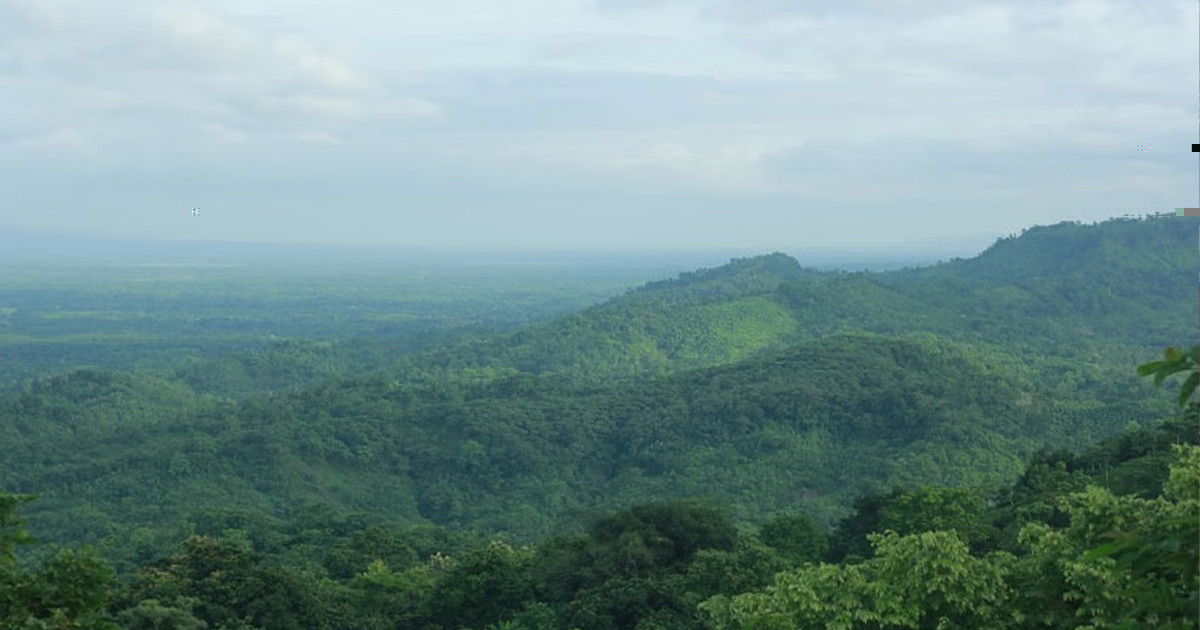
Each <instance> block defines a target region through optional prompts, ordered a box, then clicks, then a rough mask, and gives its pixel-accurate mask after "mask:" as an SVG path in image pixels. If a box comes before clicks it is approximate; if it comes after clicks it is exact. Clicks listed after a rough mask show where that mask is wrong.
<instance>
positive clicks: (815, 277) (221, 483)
mask: <svg viewBox="0 0 1200 630" xmlns="http://www.w3.org/2000/svg"><path fill="white" fill-rule="evenodd" d="M1194 223H1195V222H1194V221H1188V220H1178V221H1176V220H1174V218H1173V217H1151V218H1146V219H1140V220H1117V221H1109V222H1105V223H1101V224H1096V225H1079V224H1070V223H1066V224H1059V225H1055V226H1047V227H1039V228H1032V229H1030V230H1027V231H1026V232H1025V233H1023V234H1021V235H1019V236H1013V237H1010V238H1007V239H1001V240H1000V241H998V242H997V243H996V244H995V245H994V246H992V247H991V248H989V249H988V250H987V251H985V252H983V253H982V254H981V255H979V256H978V257H975V258H971V259H967V260H953V261H949V262H946V263H942V264H939V265H936V266H932V267H922V268H913V269H903V270H896V271H888V272H882V273H846V272H823V271H817V270H813V269H808V268H805V267H803V266H801V265H799V264H798V263H797V262H796V261H795V260H793V259H791V258H789V257H787V256H784V255H782V254H774V255H769V256H762V257H757V258H748V259H741V260H735V261H732V262H731V263H729V264H728V265H725V266H722V267H718V268H714V269H704V270H699V271H696V272H691V273H686V274H683V275H681V276H679V277H678V278H676V279H673V280H668V281H661V282H652V283H649V284H646V285H643V286H641V287H640V288H638V289H634V290H630V291H628V292H626V293H624V294H622V295H619V296H617V297H614V298H612V299H610V300H608V301H606V302H604V303H602V304H599V305H596V306H593V307H589V308H585V309H583V310H580V311H577V312H574V313H570V314H565V315H559V316H553V315H552V316H549V317H546V318H544V319H541V320H540V321H534V322H532V323H528V324H524V325H519V324H518V323H517V322H515V321H513V320H512V319H509V320H508V321H506V322H505V323H504V324H503V325H496V326H491V327H489V326H488V325H487V322H486V321H483V320H481V319H480V318H479V316H472V319H471V320H470V321H464V320H462V319H458V320H453V318H450V319H449V320H448V321H451V322H452V323H451V324H450V325H447V326H442V327H437V326H425V327H421V328H416V329H414V330H413V331H412V333H413V334H411V335H407V336H405V335H392V336H387V335H374V334H373V332H372V331H362V330H359V332H362V333H364V334H361V335H357V336H356V335H354V334H345V335H341V336H337V337H336V338H335V337H317V336H308V337H304V336H295V337H289V338H282V339H280V338H272V339H267V340H265V341H263V342H261V343H257V344H249V343H244V344H243V345H242V346H241V347H234V348H232V349H229V348H226V347H223V348H222V349H221V350H220V351H217V352H193V351H188V352H181V351H180V350H179V348H178V347H177V346H171V347H168V348H165V351H163V350H164V348H162V347H156V346H154V345H153V344H150V345H149V346H147V347H146V349H145V350H144V351H138V352H131V353H128V354H127V355H125V356H123V357H122V360H123V361H125V363H124V364H120V362H117V364H115V365H114V364H112V363H110V364H107V365H99V366H98V365H95V364H94V363H93V362H91V361H89V360H87V359H86V358H85V359H83V360H78V361H77V362H75V363H74V364H72V359H71V353H70V352H62V354H61V356H56V357H55V361H56V362H58V364H60V365H61V364H63V363H66V364H67V365H66V366H64V367H65V368H66V369H63V370H58V371H49V370H46V372H45V373H39V374H37V375H36V376H30V375H27V374H20V376H19V378H18V376H17V375H18V372H17V371H11V374H12V375H13V378H14V379H17V380H18V381H19V382H17V383H16V384H14V385H12V386H10V387H8V389H7V391H3V392H0V436H3V440H4V444H5V457H4V458H3V461H0V489H2V490H5V491H7V492H8V493H10V494H5V495H2V498H0V619H2V620H3V622H4V623H5V624H7V626H6V627H14V628H16V627H22V628H25V627H28V628H39V627H44V628H70V627H86V628H106V627H117V628H230V629H232V628H263V629H267V628H272V629H273V628H441V629H444V630H449V629H462V628H470V629H476V630H484V629H490V628H496V629H499V628H508V629H516V628H522V629H523V628H530V629H534V628H536V629H543V628H545V629H551V628H554V629H561V630H570V629H571V628H580V629H585V630H590V629H592V628H597V629H606V628H614V629H616V628H641V629H646V630H648V629H652V628H715V629H718V630H724V629H726V628H808V627H814V628H816V627H841V628H935V627H937V628H1076V627H1091V628H1121V627H1125V628H1142V627H1192V626H1194V625H1195V624H1196V622H1197V615H1196V611H1197V608H1198V606H1200V600H1198V598H1197V588H1196V570H1195V569H1196V562H1195V560H1196V558H1197V549H1196V543H1197V540H1196V538H1197V537H1196V535H1195V534H1196V532H1198V531H1200V522H1198V521H1197V510H1198V507H1197V506H1198V502H1197V492H1198V490H1200V480H1198V479H1197V473H1198V472H1200V459H1198V458H1200V455H1198V453H1200V451H1198V450H1197V446H1196V443H1197V435H1198V433H1200V431H1198V429H1200V418H1198V416H1197V411H1196V405H1195V403H1194V398H1193V391H1192V389H1189V388H1194V383H1195V381H1196V378H1197V376H1196V366H1197V357H1196V353H1197V349H1196V348H1190V349H1188V350H1178V349H1175V348H1171V349H1170V350H1168V351H1167V352H1166V353H1165V355H1164V352H1163V348H1167V347H1172V346H1179V345H1187V346H1190V344H1182V343H1181V342H1182V341H1183V340H1187V339H1194V338H1196V337H1197V334H1198V333H1197V322H1198V320H1200V310H1198V308H1197V302H1195V301H1193V300H1192V299H1191V298H1190V297H1188V296H1192V295H1194V294H1195V291H1196V288H1195V287H1196V285H1195V284H1194V282H1195V279H1194V276H1193V273H1194V271H1195V257H1196V250H1195V249H1194V247H1195V229H1194V228H1195V224H1194ZM0 297H2V294H0ZM19 297H22V299H24V300H26V302H29V301H30V300H31V299H33V297H36V296H33V297H31V296H30V295H28V294H25V295H23V296H19ZM576 299H577V298H576ZM289 312H290V313H291V316H293V317H294V316H295V315H296V311H295V310H294V309H293V310H292V311H289ZM300 312H301V313H302V310H301V311H300ZM446 312H447V313H452V311H446ZM480 312H483V311H482V309H481V310H480ZM17 313H22V312H21V311H18V310H16V309H15V307H11V306H8V307H6V306H5V305H3V304H0V315H2V316H4V317H7V318H8V324H7V327H8V330H10V331H12V330H13V329H19V328H20V326H21V325H22V323H21V322H20V321H13V320H14V319H15V318H16V317H17ZM22 314H24V313H22ZM228 316H229V317H231V318H233V317H237V316H238V314H237V312H236V311H235V310H231V311H230V312H229V314H228ZM464 324H465V326H464ZM44 332H45V331H43V333H44ZM63 334H67V333H66V332H65V331H64V333H63ZM51 336H52V335H51ZM20 339H21V334H20V330H17V331H16V332H15V333H11V334H10V337H9V341H10V344H11V345H9V346H8V347H10V348H18V347H19V348H20V351H21V352H25V353H30V354H31V355H37V353H38V351H39V350H38V347H40V346H35V345H30V344H28V343H24V342H20ZM13 340H16V341H13ZM0 341H4V340H3V339H0ZM48 347H53V344H48ZM59 350H60V351H61V347H60V348H59ZM153 351H158V352H157V353H155V352H153ZM1159 355H1163V359H1162V360H1161V361H1158V362H1151V361H1153V359H1154V357H1156V356H1159ZM1148 362H1151V363H1148ZM89 364H90V365H89ZM46 365H50V363H46ZM1139 365H1143V368H1141V369H1139V367H1138V366H1139ZM1176 372H1182V373H1183V374H1182V375H1183V376H1184V378H1185V381H1184V385H1183V389H1181V390H1180V392H1179V395H1178V396H1176V395H1173V394H1171V393H1168V392H1166V391H1164V389H1162V388H1157V387H1155V385H1156V384H1160V383H1161V378H1162V377H1165V376H1168V375H1169V374H1171V373H1176ZM1139 373H1140V374H1141V376H1139ZM1149 376H1154V381H1155V382H1153V383H1151V382H1147V381H1149V380H1150V379H1148V378H1146V377H1149ZM1180 409H1182V410H1183V411H1180ZM33 495H37V498H36V499H33ZM27 532H28V533H32V534H33V535H34V536H35V537H37V538H41V539H43V540H45V541H47V543H43V544H27V543H30V542H31V541H30V539H29V537H28V536H27Z"/></svg>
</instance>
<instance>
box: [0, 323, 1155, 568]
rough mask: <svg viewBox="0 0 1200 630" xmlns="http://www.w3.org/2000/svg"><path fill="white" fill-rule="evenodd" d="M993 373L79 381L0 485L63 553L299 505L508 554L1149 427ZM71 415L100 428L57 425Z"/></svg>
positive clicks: (859, 345)
mask: <svg viewBox="0 0 1200 630" xmlns="http://www.w3.org/2000/svg"><path fill="white" fill-rule="evenodd" d="M1010 363H1011V358H1008V357H1004V356H1000V355H997V354H994V353H980V352H977V351H973V350H971V349H969V348H965V347H961V346H958V345H954V344H949V343H945V342H940V341H936V340H933V339H928V340H923V341H917V340H901V339H894V338H887V337H880V336H874V335H840V336H833V337H830V338H827V339H822V340H819V341H815V342H812V343H808V344H804V345H801V346H797V347H795V348H790V349H788V350H785V351H781V352H777V353H772V354H768V355H764V356H762V357H759V358H755V359H751V360H747V361H744V362H740V363H737V364H734V365H730V366H724V367H717V368H710V369H705V370H700V371H693V372H687V373H681V374H677V375H672V376H665V377H660V378H656V379H650V380H643V381H639V382H632V381H631V382H622V383H617V384H611V385H605V386H601V387H587V386H581V385H577V384H576V385H573V384H570V383H568V382H564V381H563V380H562V379H559V378H556V377H552V376H546V377H530V376H523V375H518V376H514V377H510V378H505V379H499V380H494V381H490V382H484V383H477V384H466V383H464V382H461V381H458V382H456V381H445V380H443V381H437V382H431V383H426V384H423V385H414V384H404V383H400V382H397V381H394V380H389V379H380V378H371V379H362V380H359V381H346V382H343V383H340V384H336V385H334V384H329V385H324V386H321V387H316V388H311V389H308V390H302V391H295V392H290V393H286V394H271V395H264V396H258V397H251V398H248V399H246V400H244V401H242V402H239V403H229V402H214V401H211V400H207V401H206V400H204V399H196V398H194V397H192V396H190V395H189V394H188V392H186V391H178V390H177V389H173V386H170V385H167V384H163V383H161V382H155V381H145V382H141V383H140V384H138V385H136V387H135V389H136V388H137V387H140V388H152V389H156V391H157V392H158V393H156V394H154V395H153V396H151V398H157V399H159V400H162V401H165V402H164V405H162V406H154V407H146V408H138V407H136V406H134V405H135V403H134V402H133V401H131V400H130V399H128V398H123V397H121V396H120V395H117V394H119V391H118V390H122V389H128V388H129V387H131V386H130V385H129V383H134V384H137V383H139V379H141V377H129V376H113V377H112V378H111V379H110V382H111V383H112V385H110V386H107V387H102V386H97V387H91V388H90V389H87V390H86V391H85V393H84V394H81V395H75V394H73V393H72V392H75V391H77V390H78V391H82V390H81V386H80V383H94V382H96V381H97V378H96V377H95V375H94V374H91V373H87V374H83V373H81V374H76V375H71V376H69V377H66V378H62V379H59V380H56V381H51V382H46V383H43V384H39V385H38V386H37V388H36V390H35V391H33V392H28V393H25V394H6V395H0V434H3V435H4V436H5V438H6V442H7V443H8V444H10V445H13V447H11V448H12V450H10V453H11V454H12V456H10V457H8V458H6V459H5V461H4V463H3V465H2V466H0V487H4V488H6V489H9V490H11V491H19V492H33V493H38V494H42V495H43V496H44V499H43V500H42V501H39V502H38V504H37V505H36V506H34V510H33V512H32V516H33V517H34V521H35V522H36V523H37V524H38V526H39V529H40V530H41V531H46V532H50V533H51V534H50V535H51V536H52V537H53V538H54V539H59V540H74V541H89V540H90V541H96V540H103V539H106V538H108V537H111V536H113V535H115V533H116V532H123V534H122V536H123V538H129V536H130V535H131V534H129V531H130V530H129V528H133V531H141V532H142V533H140V534H136V535H133V538H132V539H133V540H143V541H144V542H145V541H150V540H166V539H167V538H169V537H170V535H174V533H175V532H174V531H173V530H172V529H171V527H173V525H172V524H173V523H177V522H180V519H182V517H183V516H184V515H186V514H187V513H189V512H192V511H195V510H202V509H205V508H215V507H241V508H249V509H252V510H255V511H261V512H266V513H275V514H279V513H283V512H286V511H287V510H289V509H292V508H294V507H295V506H297V505H301V504H304V503H306V502H325V503H329V504H332V505H334V506H337V507H339V508H344V509H356V510H366V511H370V512H374V513H377V514H381V515H386V516H387V517H389V518H394V519H397V520H400V521H405V522H410V523H414V522H434V523H438V524H441V525H451V526H458V527H470V528H476V529H485V530H501V531H507V532H510V533H512V534H514V535H516V536H518V537H521V538H526V539H529V538H534V537H537V536H540V535H544V534H546V533H548V532H550V531H553V530H555V529H557V528H559V527H561V526H563V525H565V524H569V523H570V522H571V519H572V515H573V514H576V513H577V512H578V511H580V510H589V509H593V508H598V507H613V506H622V505H629V504H633V503H639V502H645V501H649V500H658V499H668V498H673V497H681V496H695V495H707V496H712V497H717V498H720V499H721V500H723V501H726V502H729V503H730V504H732V505H733V506H734V507H735V508H736V512H737V514H738V515H739V516H741V517H743V518H747V519H751V520H757V519H761V518H763V517H765V516H767V515H769V514H771V513H774V512H777V511H780V510H785V509H789V508H795V507H797V506H801V505H803V506H805V507H806V508H807V509H809V510H810V511H812V512H813V513H815V514H818V515H820V516H821V517H822V518H824V519H826V520H828V521H832V519H834V518H836V517H838V516H841V515H843V514H844V513H845V511H846V510H847V509H848V508H847V506H848V505H849V504H850V502H852V501H853V500H854V499H855V498H856V497H857V496H860V495H862V494H864V493H866V492H871V491H876V490H879V489H881V488H885V487H889V486H891V485H893V484H902V485H909V484H924V483H944V484H965V483H982V482H998V481H1002V480H1008V479H1011V478H1013V477H1014V476H1015V475H1016V474H1018V472H1019V471H1020V467H1021V462H1022V459H1023V458H1024V457H1026V456H1027V455H1028V454H1029V453H1031V452H1033V451H1034V450H1035V449H1037V448H1038V447H1041V446H1045V445H1068V446H1073V445H1080V444H1082V443H1084V442H1086V441H1088V440H1091V439H1099V438H1102V437H1106V436H1107V435H1111V434H1113V433H1115V432H1117V431H1119V430H1120V429H1121V428H1122V427H1124V426H1125V425H1126V424H1127V423H1129V422H1131V421H1136V422H1145V421H1149V420H1152V419H1154V418H1156V417H1158V414H1157V413H1156V410H1155V409H1153V408H1150V407H1147V406H1144V405H1138V404H1136V403H1131V404H1128V405H1124V406H1114V405H1109V406H1103V405H1100V406H1097V405H1090V406H1089V405H1087V404H1086V402H1085V401H1073V402H1072V401H1065V402H1053V401H1051V400H1049V399H1048V398H1047V397H1046V396H1045V395H1044V393H1043V392H1041V391H1040V390H1039V389H1038V387H1037V384H1036V383H1031V382H1028V381H1027V380H1026V379H1025V377H1023V376H1022V375H1020V374H1019V373H1015V372H1013V371H1011V370H1010V369H1008V368H1007V367H1005V366H1006V365H1008V364H1010ZM173 399H174V400H177V401H178V402H179V403H180V405H179V409H178V411H175V412H173V413H172V412H168V411H166V407H167V406H169V404H170V402H171V400H173ZM184 403H186V404H184ZM1071 404H1074V405H1075V406H1073V407H1072V406H1070V405H1071ZM1064 405H1067V406H1064ZM80 417H86V418H94V417H105V418H116V419H118V420H116V421H112V422H106V423H103V424H96V425H95V426H92V427H91V428H90V429H89V430H88V431H86V432H75V431H71V430H68V429H67V428H66V427H65V424H66V423H70V422H73V421H75V420H73V419H75V418H80ZM122 544H126V543H122ZM146 544H149V543H148V542H146Z"/></svg>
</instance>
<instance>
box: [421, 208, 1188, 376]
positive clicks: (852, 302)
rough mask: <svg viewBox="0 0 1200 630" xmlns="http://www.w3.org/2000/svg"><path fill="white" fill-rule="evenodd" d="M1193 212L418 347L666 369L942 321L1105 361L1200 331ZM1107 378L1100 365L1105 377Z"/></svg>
mask: <svg viewBox="0 0 1200 630" xmlns="http://www.w3.org/2000/svg"><path fill="white" fill-rule="evenodd" d="M1195 231H1196V225H1195V221H1193V220H1190V219H1181V218H1177V217H1174V216H1165V215H1163V216H1154V217H1148V218H1144V219H1132V220H1124V219H1122V220H1112V221H1107V222H1104V223H1100V224H1093V225H1082V224H1078V223H1061V224H1058V225H1054V226H1048V227H1036V228H1032V229H1030V230H1027V231H1025V232H1024V233H1022V234H1021V235H1019V236H1014V237H1010V238H1005V239H1000V240H999V241H997V243H996V244H994V245H993V246H992V247H990V248H989V249H988V250H986V251H985V252H983V253H982V254H980V255H979V256H977V257H975V258H972V259H967V260H953V261H949V262H945V263H942V264H939V265H936V266H933V267H926V268H917V269H905V270H898V271H890V272H882V273H868V272H859V273H844V272H827V273H822V272H818V271H815V270H811V269H806V268H803V267H802V266H801V265H800V264H799V263H797V262H796V261H795V260H793V259H791V258H789V257H788V256H786V255H784V254H771V255H769V256H762V257H758V258H749V259H741V260H734V261H732V262H731V263H730V264H728V265H726V266H723V267H719V268H716V269H708V270H701V271H698V272H693V273H688V274H683V275H682V276H680V277H679V278H677V279H674V280H668V281H662V282H654V283H650V284H647V285H645V286H644V287H642V288H640V289H637V290H634V291H631V292H629V293H627V294H625V295H622V296H618V297H616V298H613V299H612V300H610V301H608V302H607V303H605V304H602V305H599V306H596V307H593V308H590V309H587V310H585V311H582V312H580V313H576V314H574V315H570V316H567V317H564V318H561V319H559V320H557V321H554V322H551V323H548V324H543V325H538V326H531V327H528V328H526V329H524V330H522V331H520V332H518V333H516V334H512V335H507V336H500V337H496V338H492V339H490V340H487V341H482V342H480V341H476V342H472V343H469V344H463V345H459V346H456V347H453V348H451V349H448V350H438V351H436V352H432V353H429V354H426V355H424V356H422V357H420V359H419V360H417V361H416V362H415V365H423V366H427V367H428V366H436V367H438V368H440V369H450V370H452V371H453V370H459V369H465V368H492V369H501V370H505V369H507V370H518V371H522V372H530V373H548V372H565V373H570V374H574V375H584V376H587V377H589V378H599V377H604V376H606V375H617V376H620V375H634V374H646V373H651V374H654V373H665V372H671V371H676V370H681V369H690V368H697V367H705V366H712V365H721V364H726V363H731V362H735V361H737V360H740V359H743V358H746V357H749V356H753V355H754V354H756V353H759V352H763V351H767V350H772V349H779V348H783V347H787V346H788V345H792V344H795V343H799V342H801V341H803V340H807V339H815V338H820V337H822V336H825V335H830V334H836V333H845V332H854V331H869V332H877V333H883V334H890V335H909V334H913V333H916V332H932V333H936V334H938V335H941V336H946V337H948V338H951V339H956V340H959V341H963V342H966V343H971V344H982V345H985V346H991V347H994V348H997V349H1003V350H1005V351H1007V352H1013V353H1015V354H1017V355H1018V356H1020V357H1021V358H1022V359H1023V360H1026V361H1031V362H1032V363H1033V367H1034V368H1035V369H1037V368H1038V367H1039V366H1043V367H1046V368H1047V369H1049V370H1051V371H1056V372H1057V371H1061V369H1062V368H1063V367H1064V365H1065V364H1064V363H1063V362H1062V361H1051V362H1050V363H1046V359H1047V358H1048V357H1057V358H1058V359H1063V360H1070V362H1075V361H1077V360H1080V359H1082V360H1084V364H1085V365H1088V366H1092V367H1096V368H1097V369H1100V368H1101V367H1102V366H1103V365H1107V364H1108V360H1109V359H1113V360H1115V361H1116V362H1118V363H1119V364H1120V365H1122V366H1127V365H1129V364H1130V363H1131V362H1134V361H1137V360H1139V358H1140V357H1144V356H1146V354H1147V353H1148V352H1154V351H1155V349H1157V348H1161V347H1164V346H1167V345H1171V344H1174V343H1178V340H1179V339H1184V338H1189V339H1190V338H1194V337H1196V336H1197V334H1200V333H1198V331H1197V322H1198V321H1200V309H1198V305H1197V302H1196V301H1195V300H1185V299H1180V296H1185V295H1191V294H1192V293H1194V292H1195V282H1196V281H1195V271H1196V259H1197V255H1198V254H1197V247H1196V242H1195ZM1093 380H1095V378H1093Z"/></svg>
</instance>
